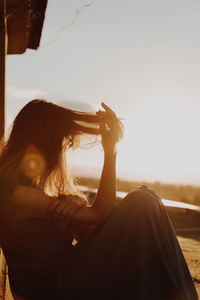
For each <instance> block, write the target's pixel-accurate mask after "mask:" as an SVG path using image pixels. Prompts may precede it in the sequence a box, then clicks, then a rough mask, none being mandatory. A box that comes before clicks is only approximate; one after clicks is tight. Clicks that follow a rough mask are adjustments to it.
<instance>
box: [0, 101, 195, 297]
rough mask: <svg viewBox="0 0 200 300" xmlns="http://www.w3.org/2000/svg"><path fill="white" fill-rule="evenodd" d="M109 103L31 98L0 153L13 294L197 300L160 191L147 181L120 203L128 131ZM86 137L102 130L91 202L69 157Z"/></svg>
mask: <svg viewBox="0 0 200 300" xmlns="http://www.w3.org/2000/svg"><path fill="white" fill-rule="evenodd" d="M102 106H103V109H104V110H99V111H98V112H97V113H96V114H91V113H85V112H78V111H74V110H70V109H66V108H64V107H61V106H58V105H56V104H53V103H51V102H47V101H45V100H33V101H31V102H29V103H28V104H27V105H26V106H25V107H24V108H23V109H22V110H21V111H20V112H19V114H18V115H17V117H16V119H15V121H14V124H13V128H12V131H11V133H10V136H9V138H8V140H7V141H6V142H5V143H4V144H3V146H2V150H1V156H0V192H1V194H0V195H1V198H0V230H1V232H0V241H1V246H2V249H3V252H4V255H5V258H6V261H7V264H8V275H9V281H10V286H11V290H12V293H13V294H17V295H20V296H21V297H24V298H27V299H32V300H40V299H41V300H44V299H48V300H51V299H52V300H53V299H62V300H63V299H70V300H71V299H74V300H75V299H80V298H83V299H87V300H89V299H95V300H98V299H105V300H108V299H135V300H196V299H198V297H197V293H196V290H195V287H194V285H193V282H192V278H191V275H190V273H189V270H188V267H187V264H186V262H185V259H184V257H183V254H182V251H181V249H180V246H179V244H178V241H177V238H176V235H175V232H174V229H173V227H172V225H171V222H170V220H169V218H168V215H167V213H166V211H165V208H164V206H163V204H162V202H161V199H160V197H159V195H158V194H157V193H156V192H155V191H154V190H152V189H149V188H147V187H145V186H142V187H140V188H138V189H136V190H134V191H132V192H130V193H128V194H127V196H126V197H125V198H124V199H122V200H121V201H120V203H118V204H117V205H116V168H115V166H116V144H117V142H118V141H119V140H120V139H121V137H122V133H123V130H122V128H123V127H122V124H121V122H120V121H119V120H118V118H117V117H116V115H115V113H114V112H113V111H112V110H111V109H110V108H109V107H108V106H106V105H105V104H102ZM84 134H91V135H101V140H102V146H103V150H104V166H103V170H102V175H101V179H100V183H99V188H98V192H97V195H96V199H95V201H94V203H93V204H92V205H89V204H88V201H87V199H86V198H85V196H84V195H83V194H81V193H80V192H78V191H77V190H76V188H75V187H74V185H73V181H72V178H71V177H70V174H69V172H68V170H67V165H66V162H65V155H66V150H67V149H68V148H70V147H71V146H72V145H74V143H75V141H76V140H77V137H78V136H80V135H84ZM74 237H75V238H76V240H77V241H78V242H77V244H76V245H75V246H74V245H73V244H72V241H73V239H74Z"/></svg>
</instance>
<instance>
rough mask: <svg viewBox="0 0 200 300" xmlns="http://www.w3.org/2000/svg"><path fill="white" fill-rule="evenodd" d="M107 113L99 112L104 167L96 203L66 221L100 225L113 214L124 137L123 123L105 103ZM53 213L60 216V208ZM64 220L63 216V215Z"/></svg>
mask: <svg viewBox="0 0 200 300" xmlns="http://www.w3.org/2000/svg"><path fill="white" fill-rule="evenodd" d="M102 106H103V108H104V109H105V111H98V112H97V115H98V116H99V117H100V118H101V123H100V129H101V135H102V146H103V149H104V166H103V170H102V175H101V179H100V183H99V188H98V192H97V196H96V199H95V202H94V204H93V205H92V206H88V207H86V206H83V207H81V208H80V209H79V210H77V212H76V213H74V214H73V215H70V214H66V215H65V218H64V220H65V221H66V222H69V219H70V221H71V222H74V223H80V224H88V225H98V224H102V223H104V222H105V220H106V219H107V218H108V217H109V216H110V215H111V214H112V212H113V210H114V206H115V199H116V144H117V142H118V140H119V139H120V138H121V135H122V128H121V123H120V122H119V120H118V119H117V117H116V115H115V113H114V112H113V111H112V110H111V109H110V108H109V107H108V106H107V105H105V104H104V103H103V104H102ZM51 213H52V214H55V215H57V216H58V219H59V213H58V207H55V208H54V207H53V206H52V207H51ZM61 217H62V219H63V215H61Z"/></svg>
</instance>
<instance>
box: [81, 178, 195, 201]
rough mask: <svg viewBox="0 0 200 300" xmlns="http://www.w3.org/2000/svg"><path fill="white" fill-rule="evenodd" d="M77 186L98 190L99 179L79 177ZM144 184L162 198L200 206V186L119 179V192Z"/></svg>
mask: <svg viewBox="0 0 200 300" xmlns="http://www.w3.org/2000/svg"><path fill="white" fill-rule="evenodd" d="M77 184H79V185H83V186H88V187H91V188H97V187H98V184H99V179H97V178H88V177H79V178H78V179H77ZM142 184H145V185H147V186H148V187H151V188H153V189H155V190H156V191H157V192H158V193H159V194H160V196H161V198H164V199H169V200H174V201H181V202H187V203H190V204H195V205H199V206H200V186H199V187H198V186H197V187H196V186H192V185H175V184H164V183H161V182H158V181H156V182H153V183H152V182H151V183H150V182H145V181H141V182H139V181H125V180H121V179H117V190H118V191H120V192H129V191H131V190H133V189H135V188H137V187H139V186H140V185H142Z"/></svg>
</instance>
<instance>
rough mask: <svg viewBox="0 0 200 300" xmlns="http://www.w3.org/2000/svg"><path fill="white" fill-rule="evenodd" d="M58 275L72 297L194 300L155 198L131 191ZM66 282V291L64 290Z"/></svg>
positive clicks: (170, 229) (163, 212) (147, 192)
mask: <svg viewBox="0 0 200 300" xmlns="http://www.w3.org/2000/svg"><path fill="white" fill-rule="evenodd" d="M74 250H75V251H74V255H73V257H72V259H71V261H70V262H68V265H67V267H66V268H65V269H64V268H63V270H62V271H60V272H59V273H58V279H59V280H60V282H62V284H60V286H59V283H58V289H59V290H60V291H61V290H62V289H63V293H64V290H66V289H67V285H68V284H69V285H70V286H71V288H72V289H71V290H73V291H74V292H73V295H74V298H72V299H78V297H79V296H80V295H82V296H85V297H87V299H92V298H93V299H95V300H97V299H102V297H103V299H105V300H107V299H114V298H117V299H120V298H122V299H125V298H128V299H136V300H196V299H198V297H197V294H196V290H195V287H194V285H193V282H192V278H191V276H190V273H189V270H188V267H187V264H186V262H185V259H184V257H183V254H182V251H181V248H180V246H179V243H178V241H177V238H176V235H175V232H174V229H173V227H172V225H171V222H170V220H169V218H168V215H167V213H166V210H165V208H164V206H163V204H162V202H161V200H160V198H159V196H158V194H157V193H156V192H155V191H153V190H151V189H148V188H142V189H136V190H135V191H133V192H131V193H129V194H128V195H127V196H126V197H125V198H124V199H123V200H122V201H121V203H120V205H119V208H118V209H117V210H116V211H115V212H114V213H113V215H112V216H111V217H110V218H109V219H108V220H107V221H106V222H105V224H104V225H103V226H102V227H101V228H100V230H98V232H97V233H96V235H95V236H94V237H93V238H92V239H89V240H85V241H84V240H83V241H82V242H81V243H80V244H79V245H77V246H75V249H74ZM63 280H66V281H65V282H66V287H64V286H63V283H64V282H63Z"/></svg>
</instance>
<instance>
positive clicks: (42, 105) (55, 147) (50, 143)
mask: <svg viewBox="0 0 200 300" xmlns="http://www.w3.org/2000/svg"><path fill="white" fill-rule="evenodd" d="M99 121H100V119H99V117H98V116H97V115H96V114H94V113H88V112H79V111H75V110H71V109H67V108H65V107H62V106H59V105H56V104H54V103H51V102H48V101H46V100H38V99H36V100H32V101H30V102H29V103H28V104H26V105H25V106H24V107H23V108H22V110H21V111H20V112H19V114H18V115H17V117H16V118H15V120H14V123H13V126H12V130H11V133H10V136H9V137H8V139H7V141H5V142H3V143H2V146H1V152H0V181H1V185H2V184H3V186H4V188H5V189H6V188H7V189H9V191H11V190H13V189H14V187H15V186H17V185H19V184H25V185H26V184H27V185H34V184H37V185H38V186H39V187H40V188H41V189H42V190H43V191H44V192H46V193H47V194H50V195H53V196H58V195H60V194H77V193H78V192H77V190H76V188H75V186H74V184H73V178H72V176H70V174H69V171H68V170H67V164H66V156H65V154H66V149H67V148H68V147H71V146H72V145H73V144H74V143H75V141H76V139H77V137H78V136H80V135H83V134H90V135H94V136H98V135H99V134H100V131H99ZM119 124H120V126H119V139H120V138H121V137H122V134H123V133H122V124H121V122H120V121H119ZM30 145H33V146H36V148H37V149H39V153H35V154H33V155H32V154H31V153H29V154H27V155H25V154H26V149H27V147H28V146H30ZM35 164H36V165H37V166H36V165H35ZM31 166H32V169H31ZM29 167H30V168H29ZM38 170H39V172H38V173H37V171H38Z"/></svg>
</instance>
